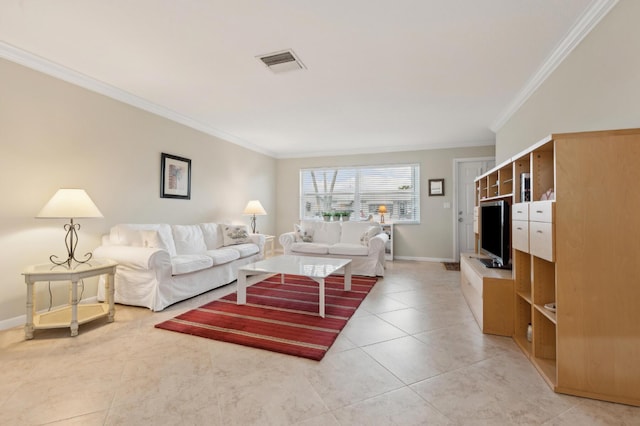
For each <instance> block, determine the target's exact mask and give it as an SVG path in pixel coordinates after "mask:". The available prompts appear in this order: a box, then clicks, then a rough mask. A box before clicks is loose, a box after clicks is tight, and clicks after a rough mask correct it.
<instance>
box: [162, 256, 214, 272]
mask: <svg viewBox="0 0 640 426" xmlns="http://www.w3.org/2000/svg"><path fill="white" fill-rule="evenodd" d="M212 266H213V259H211V257H209V256H207V255H204V254H181V255H177V256H173V257H172V258H171V273H172V274H173V275H181V274H188V273H189V272H196V271H200V270H201V269H207V268H210V267H212Z"/></svg>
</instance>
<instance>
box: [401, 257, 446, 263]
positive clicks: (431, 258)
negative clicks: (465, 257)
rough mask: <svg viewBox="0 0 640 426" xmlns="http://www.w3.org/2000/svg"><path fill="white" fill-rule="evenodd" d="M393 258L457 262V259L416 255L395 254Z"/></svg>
mask: <svg viewBox="0 0 640 426" xmlns="http://www.w3.org/2000/svg"><path fill="white" fill-rule="evenodd" d="M393 259H394V260H396V259H398V260H414V261H417V262H455V259H451V258H449V259H445V258H439V257H414V256H393Z"/></svg>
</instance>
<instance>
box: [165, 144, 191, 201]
mask: <svg viewBox="0 0 640 426" xmlns="http://www.w3.org/2000/svg"><path fill="white" fill-rule="evenodd" d="M160 197H161V198H180V199H183V200H190V199H191V160H189V159H188V158H183V157H178V156H176V155H171V154H165V153H164V152H163V153H162V158H161V159H160Z"/></svg>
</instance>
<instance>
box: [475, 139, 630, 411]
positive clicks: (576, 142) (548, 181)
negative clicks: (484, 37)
mask: <svg viewBox="0 0 640 426" xmlns="http://www.w3.org/2000/svg"><path fill="white" fill-rule="evenodd" d="M639 158H640V129H630V130H619V131H604V132H585V133H570V134H555V135H551V136H549V137H547V138H545V139H543V140H541V141H540V142H538V143H537V144H535V145H533V146H531V147H530V148H529V149H527V150H525V151H523V152H521V153H519V154H517V155H515V156H514V157H513V158H511V159H509V160H508V161H506V162H505V163H503V164H501V165H499V166H497V167H495V168H494V169H492V170H490V171H488V172H487V173H485V174H484V175H482V176H480V177H478V178H477V179H476V190H477V199H476V205H480V204H481V203H482V202H485V201H488V200H492V199H505V200H507V201H508V202H509V204H511V205H512V206H513V212H512V220H513V222H512V232H511V236H512V259H513V260H512V262H513V300H514V310H513V321H514V326H513V339H514V341H515V342H516V344H517V345H518V346H519V347H520V348H521V349H522V351H523V353H524V354H525V355H526V356H527V357H528V358H529V359H530V360H531V363H532V364H533V365H534V366H535V367H536V369H537V370H538V371H539V372H540V374H541V375H542V377H543V378H544V379H545V380H546V382H547V383H548V384H549V385H550V386H551V387H552V388H553V389H554V390H556V391H558V392H562V393H567V394H572V395H577V396H586V397H590V398H595V399H602V400H607V401H613V402H620V403H625V404H630V405H636V406H640V366H639V364H638V359H640V358H638V357H640V340H639V336H640V321H638V320H637V309H638V305H637V302H638V300H640V286H639V285H637V283H640V268H638V267H637V266H636V263H637V259H638V258H640V246H639V245H638V236H637V233H634V232H631V231H630V229H631V228H630V227H633V226H634V225H633V224H634V223H636V222H637V219H636V216H637V212H638V211H640V193H639V192H638V191H633V190H630V189H629V188H630V186H629V185H632V183H634V182H637V181H638V179H639V178H640V171H639V170H640V169H639V168H638V167H637V163H638V159H639ZM523 177H528V179H529V180H528V185H529V191H528V192H527V191H523V189H524V188H523V186H522V185H523V182H524V181H523ZM625 182H626V183H628V185H625V184H623V183H625ZM550 193H553V199H551V200H545V201H540V200H541V199H546V197H547V196H548V194H550ZM556 200H557V201H556ZM518 203H523V204H518ZM478 220H479V221H482V218H481V217H480V218H479V219H478ZM477 229H481V226H477ZM478 239H479V235H476V243H477V241H478ZM476 247H477V244H476ZM549 303H555V304H556V312H553V311H552V310H550V309H548V308H546V307H545V305H546V304H549ZM529 325H531V327H532V336H531V341H529V340H528V338H527V329H528V327H529ZM632 336H633V337H632Z"/></svg>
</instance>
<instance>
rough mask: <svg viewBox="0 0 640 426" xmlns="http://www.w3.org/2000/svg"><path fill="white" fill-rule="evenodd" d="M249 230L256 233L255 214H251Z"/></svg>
mask: <svg viewBox="0 0 640 426" xmlns="http://www.w3.org/2000/svg"><path fill="white" fill-rule="evenodd" d="M251 232H252V233H254V234H255V233H256V215H255V214H254V215H253V216H251Z"/></svg>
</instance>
